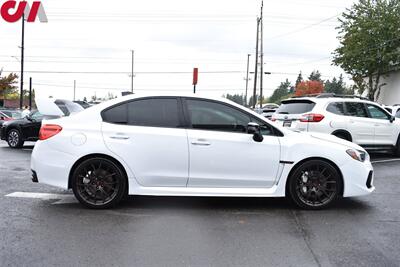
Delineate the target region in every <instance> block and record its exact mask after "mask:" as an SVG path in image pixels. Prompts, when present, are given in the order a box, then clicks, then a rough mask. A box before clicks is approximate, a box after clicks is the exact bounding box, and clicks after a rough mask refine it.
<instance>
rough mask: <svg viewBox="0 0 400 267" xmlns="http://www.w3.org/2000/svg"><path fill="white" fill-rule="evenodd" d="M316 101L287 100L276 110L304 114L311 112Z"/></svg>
mask: <svg viewBox="0 0 400 267" xmlns="http://www.w3.org/2000/svg"><path fill="white" fill-rule="evenodd" d="M314 106H315V103H314V102H312V101H310V100H286V101H282V105H281V106H280V107H279V108H278V110H277V111H276V113H277V114H303V113H306V112H310V111H311V110H312V109H313V108H314Z"/></svg>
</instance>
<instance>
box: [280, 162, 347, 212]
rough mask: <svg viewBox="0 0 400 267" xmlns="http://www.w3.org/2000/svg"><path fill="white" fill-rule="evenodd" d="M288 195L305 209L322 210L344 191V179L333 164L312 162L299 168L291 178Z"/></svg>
mask: <svg viewBox="0 0 400 267" xmlns="http://www.w3.org/2000/svg"><path fill="white" fill-rule="evenodd" d="M288 182H289V184H288V193H289V195H290V197H291V199H292V200H293V202H294V203H295V204H296V205H297V206H298V207H300V208H303V209H322V208H326V207H328V206H329V205H330V204H332V203H333V202H334V201H335V200H336V199H337V198H338V197H339V196H340V192H341V189H342V179H341V176H340V174H339V172H338V171H337V170H336V168H335V167H334V166H332V164H330V163H328V162H326V161H323V160H310V161H306V162H304V163H302V164H301V165H300V166H298V167H297V168H296V169H295V170H294V172H293V173H292V175H291V176H290V177H289V181H288Z"/></svg>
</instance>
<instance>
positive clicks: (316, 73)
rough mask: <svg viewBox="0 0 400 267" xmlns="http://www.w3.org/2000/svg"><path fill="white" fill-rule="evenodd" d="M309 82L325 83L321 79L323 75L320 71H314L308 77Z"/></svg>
mask: <svg viewBox="0 0 400 267" xmlns="http://www.w3.org/2000/svg"><path fill="white" fill-rule="evenodd" d="M308 80H310V81H316V82H323V81H322V79H321V73H320V72H319V71H318V70H314V71H313V72H311V74H310V76H309V77H308Z"/></svg>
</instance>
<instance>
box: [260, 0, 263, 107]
mask: <svg viewBox="0 0 400 267" xmlns="http://www.w3.org/2000/svg"><path fill="white" fill-rule="evenodd" d="M263 9H264V1H262V2H261V18H260V24H261V25H260V27H261V41H260V43H261V47H260V54H261V55H260V57H261V62H260V63H261V66H260V72H261V76H260V109H262V106H263V80H264V40H263V39H264V36H263V24H264V22H263V20H264V19H263Z"/></svg>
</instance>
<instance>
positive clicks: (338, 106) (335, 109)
mask: <svg viewBox="0 0 400 267" xmlns="http://www.w3.org/2000/svg"><path fill="white" fill-rule="evenodd" d="M326 110H327V111H329V112H331V113H333V114H336V115H344V114H345V112H344V104H343V102H334V103H330V104H329V105H328V107H327V108H326Z"/></svg>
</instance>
